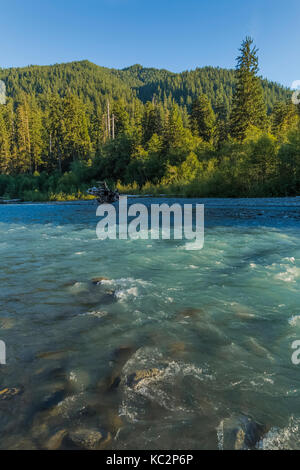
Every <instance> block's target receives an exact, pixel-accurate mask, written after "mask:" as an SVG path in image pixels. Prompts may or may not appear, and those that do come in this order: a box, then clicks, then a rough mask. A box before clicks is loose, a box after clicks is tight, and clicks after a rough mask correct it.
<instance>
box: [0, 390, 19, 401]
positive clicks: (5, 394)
mask: <svg viewBox="0 0 300 470" xmlns="http://www.w3.org/2000/svg"><path fill="white" fill-rule="evenodd" d="M21 393H22V390H21V389H20V388H15V387H13V388H4V389H3V390H0V401H3V400H10V399H11V398H14V397H15V396H17V395H20V394H21Z"/></svg>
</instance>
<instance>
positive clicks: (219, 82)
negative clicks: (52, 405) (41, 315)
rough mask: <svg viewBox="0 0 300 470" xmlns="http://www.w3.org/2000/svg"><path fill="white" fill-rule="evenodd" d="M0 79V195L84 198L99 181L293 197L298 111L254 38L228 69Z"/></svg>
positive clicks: (193, 193)
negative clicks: (261, 60) (0, 98)
mask: <svg viewBox="0 0 300 470" xmlns="http://www.w3.org/2000/svg"><path fill="white" fill-rule="evenodd" d="M0 79H2V80H3V81H4V82H5V84H6V88H7V94H8V99H7V103H6V104H5V105H1V106H0V196H1V197H4V198H7V199H9V198H21V199H24V200H27V201H46V200H65V199H86V198H89V197H90V196H87V194H86V190H87V188H88V187H90V186H91V185H93V184H95V183H96V181H98V180H107V181H108V182H109V183H110V184H111V185H114V186H118V188H119V190H120V191H121V192H124V193H135V194H137V193H139V194H155V195H157V194H162V193H163V194H169V195H176V194H178V195H183V196H188V197H243V196H245V197H254V196H294V195H299V194H300V127H299V122H300V121H299V105H298V106H297V105H296V104H293V102H292V99H291V92H290V91H289V90H287V89H285V88H283V87H280V86H278V85H276V84H274V83H270V82H267V81H266V80H261V79H260V78H259V77H258V58H257V50H256V48H255V47H254V46H253V42H252V40H251V39H250V38H246V40H245V41H244V42H243V44H242V46H241V49H240V54H239V57H238V59H237V69H236V71H226V70H223V69H213V68H211V67H206V68H204V69H197V70H196V71H192V72H184V73H182V74H172V73H170V72H167V71H164V70H155V69H143V68H142V67H141V66H134V67H130V68H128V69H125V70H122V71H118V70H109V69H104V68H101V67H97V66H94V65H93V64H90V63H89V62H81V63H73V64H64V65H56V66H51V67H34V66H32V67H28V68H25V69H9V70H0Z"/></svg>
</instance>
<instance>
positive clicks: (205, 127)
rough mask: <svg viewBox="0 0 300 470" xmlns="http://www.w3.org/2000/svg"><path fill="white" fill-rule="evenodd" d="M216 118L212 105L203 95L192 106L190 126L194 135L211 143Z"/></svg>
mask: <svg viewBox="0 0 300 470" xmlns="http://www.w3.org/2000/svg"><path fill="white" fill-rule="evenodd" d="M215 122H216V117H215V113H214V111H213V109H212V106H211V103H210V101H209V99H208V98H207V96H206V95H204V94H202V95H200V96H199V97H198V98H196V100H195V101H194V102H193V104H192V110H191V116H190V126H191V130H192V132H193V134H194V135H197V136H198V137H201V138H202V139H203V140H204V141H205V142H210V141H211V139H212V137H213V133H214V127H215Z"/></svg>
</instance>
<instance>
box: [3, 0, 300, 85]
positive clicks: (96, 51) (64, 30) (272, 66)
mask: <svg viewBox="0 0 300 470" xmlns="http://www.w3.org/2000/svg"><path fill="white" fill-rule="evenodd" d="M0 6H1V10H0V11H1V20H0V21H1V29H0V31H1V38H2V44H1V47H0V67H12V66H24V65H28V64H53V63H59V62H69V61H72V60H81V59H88V60H90V61H92V62H95V63H96V64H98V65H103V66H106V67H116V68H123V67H126V66H129V65H132V64H135V63H140V64H142V65H144V66H147V67H158V68H166V69H168V70H171V71H174V72H180V71H183V70H188V69H193V68H195V67H202V66H205V65H213V66H217V65H219V66H221V67H233V66H234V65H235V58H236V55H237V50H238V48H239V45H240V43H241V40H242V39H243V38H244V37H245V36H246V35H251V36H253V38H254V39H255V42H256V44H257V46H258V47H259V49H260V52H259V55H260V73H261V75H263V76H265V77H267V78H269V79H271V80H274V81H278V82H280V83H282V84H284V85H287V86H290V85H291V83H292V82H293V81H294V80H300V67H299V44H300V1H299V0H288V1H284V0H215V1H212V0H85V1H78V0H60V1H59V0H26V1H25V0H8V1H5V2H4V1H3V0H0Z"/></svg>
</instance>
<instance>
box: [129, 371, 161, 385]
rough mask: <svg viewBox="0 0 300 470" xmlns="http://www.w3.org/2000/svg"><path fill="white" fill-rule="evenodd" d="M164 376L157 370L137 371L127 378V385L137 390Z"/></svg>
mask: <svg viewBox="0 0 300 470" xmlns="http://www.w3.org/2000/svg"><path fill="white" fill-rule="evenodd" d="M162 374H163V371H162V370H159V369H156V368H154V369H145V370H137V371H136V372H134V373H133V374H131V375H129V376H128V377H127V385H128V386H129V387H131V388H135V389H137V388H139V387H141V386H142V385H143V384H144V383H148V382H150V381H151V380H154V379H157V378H159V377H161V376H162Z"/></svg>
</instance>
